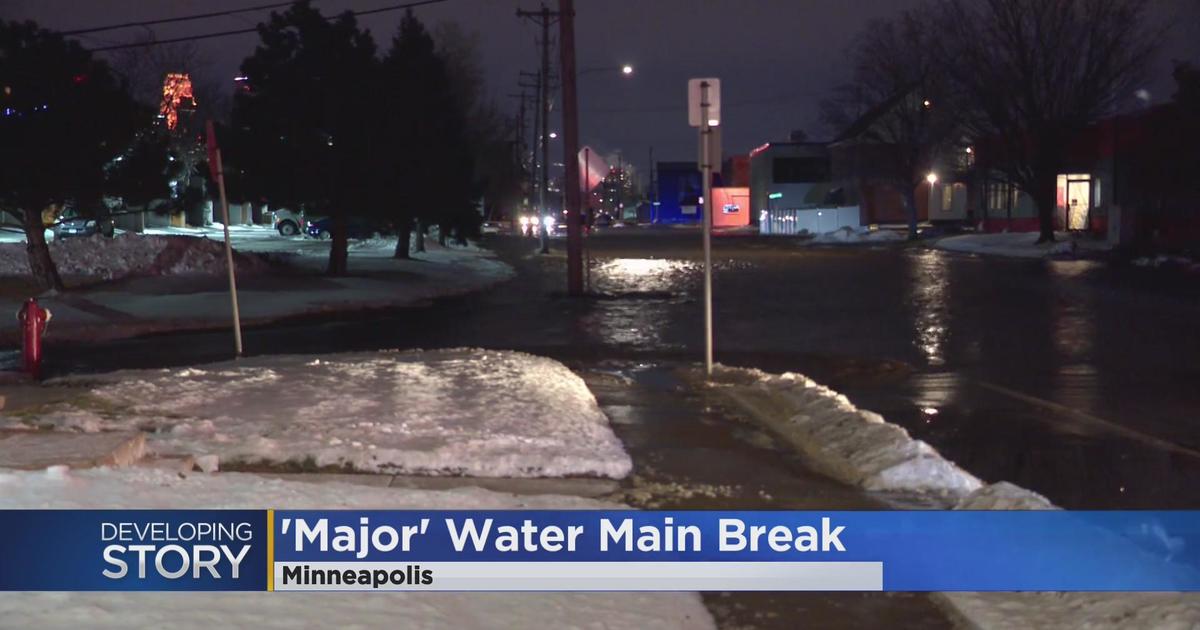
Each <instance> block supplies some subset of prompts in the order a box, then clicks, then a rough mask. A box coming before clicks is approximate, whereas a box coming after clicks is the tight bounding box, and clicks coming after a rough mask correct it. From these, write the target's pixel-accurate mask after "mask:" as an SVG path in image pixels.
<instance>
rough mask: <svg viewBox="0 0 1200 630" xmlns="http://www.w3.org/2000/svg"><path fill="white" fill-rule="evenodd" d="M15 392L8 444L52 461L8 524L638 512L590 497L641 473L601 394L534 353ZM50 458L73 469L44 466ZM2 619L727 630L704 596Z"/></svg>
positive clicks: (73, 609)
mask: <svg viewBox="0 0 1200 630" xmlns="http://www.w3.org/2000/svg"><path fill="white" fill-rule="evenodd" d="M17 391H20V393H21V395H19V396H13V398H12V400H11V401H10V403H11V404H10V405H9V407H8V408H7V409H5V410H3V411H0V420H3V423H2V424H3V425H4V427H7V428H3V427H0V449H4V448H5V445H6V440H9V439H15V440H17V443H19V444H20V445H21V446H22V448H26V449H29V448H31V445H36V444H35V443H36V442H38V440H39V437H41V438H46V437H53V438H55V439H53V440H44V442H54V443H55V448H41V449H38V450H39V452H40V453H41V454H42V455H43V456H42V457H39V458H30V457H24V458H23V460H24V461H26V462H29V461H35V462H37V465H36V466H35V465H32V464H30V465H26V466H23V468H25V469H24V470H13V469H4V468H0V509H32V508H39V509H65V508H73V509H139V508H140V509H189V508H191V509H197V508H208V509H212V508H225V509H233V508H246V509H262V508H264V507H272V508H276V509H424V510H431V509H476V510H478V509H545V510H552V509H621V508H624V507H626V506H624V505H622V504H620V503H615V502H613V501H612V500H611V499H601V498H593V497H606V496H609V495H611V493H612V492H613V490H614V488H615V485H616V482H615V481H613V479H619V478H621V477H624V476H625V475H626V474H628V472H629V470H630V466H631V464H630V460H629V456H628V454H627V453H626V452H625V450H624V448H623V447H622V445H621V443H620V441H619V440H618V439H617V438H616V436H615V435H614V434H613V432H612V429H611V427H610V425H609V421H608V418H607V417H606V416H605V414H604V413H602V412H601V411H600V408H599V407H598V405H597V403H596V399H595V398H594V397H593V395H592V393H591V392H590V390H589V389H588V387H587V386H586V384H585V383H584V381H583V380H582V379H581V378H580V377H578V376H576V375H575V374H573V373H572V372H571V371H570V370H568V369H567V368H566V366H564V365H562V364H561V363H558V362H557V361H553V360H551V359H546V358H542V357H535V356H532V355H528V354H522V353H516V352H504V351H495V350H488V351H483V350H469V349H464V350H443V351H431V352H420V351H414V352H386V351H385V352H375V353H356V354H345V355H324V356H320V357H295V356H285V357H260V358H252V359H246V360H242V361H240V362H237V363H219V364H211V365H204V366H197V367H192V368H182V369H173V370H136V371H134V370H126V371H121V372H115V373H111V374H106V375H99V376H92V377H87V378H63V379H56V380H54V381H50V382H49V383H47V384H46V385H45V386H34V385H25V386H22V388H20V389H19V390H17ZM128 436H136V437H140V438H142V439H143V442H144V449H142V450H139V451H138V453H137V457H135V458H133V459H134V460H136V461H130V460H128V459H126V460H123V461H121V462H115V460H112V459H111V458H109V457H107V455H106V451H110V450H112V449H114V448H118V447H120V446H121V444H122V443H123V442H124V441H125V440H126V438H127V437H128ZM65 437H71V438H72V439H70V440H66V443H64V442H63V440H61V439H58V438H65ZM118 437H119V438H120V439H117V438H118ZM81 451H88V452H87V457H82V456H81V455H82V453H81ZM142 451H145V453H143V452H142ZM50 453H55V454H57V456H58V457H59V458H60V461H59V463H58V465H54V464H51V465H49V467H44V466H46V465H47V464H48V463H49V462H48V460H47V459H46V457H45V456H46V455H48V454H50ZM3 454H4V451H2V450H0V455H3ZM9 454H11V453H9ZM143 454H144V455H145V459H141V458H142V455H143ZM214 455H215V456H217V458H219V460H220V468H222V469H225V468H227V465H234V466H235V467H236V466H238V465H240V466H242V467H243V468H244V469H246V470H251V469H258V470H259V472H257V473H246V472H229V471H228V470H222V471H221V472H212V473H204V472H200V471H198V470H195V468H196V467H198V466H199V464H200V463H201V460H202V459H206V458H207V459H209V460H211V459H212V458H213V456H214ZM10 459H15V458H10ZM2 461H3V458H0V462H2ZM66 462H71V463H73V464H75V465H77V466H81V468H79V469H69V468H67V466H65V465H61V464H63V463H66ZM305 462H307V463H305ZM114 463H115V464H116V465H115V466H113V464H114ZM297 463H299V466H297V465H296V464H297ZM2 465H3V464H2V463H0V466H2ZM105 465H108V466H109V467H104V466H105ZM94 466H101V467H94ZM204 468H206V469H208V470H213V469H214V467H213V465H212V462H211V461H210V462H209V463H207V464H206V465H205V466H204ZM296 468H299V469H301V470H303V469H305V468H308V469H309V470H308V471H307V472H291V471H292V470H294V469H296ZM346 471H355V472H356V473H358V474H348V473H347V472H346ZM397 472H407V473H412V472H416V473H421V474H424V475H432V476H428V477H423V476H412V475H403V474H402V475H398V474H396V473H397ZM438 475H447V476H438ZM501 475H504V476H505V477H504V478H499V476H501ZM491 477H495V478H491ZM604 477H607V478H608V479H605V478H604ZM0 618H3V619H5V620H6V623H9V624H13V625H16V626H20V627H64V626H71V625H80V624H82V625H84V626H87V627H94V628H140V627H147V628H148V627H162V626H173V627H183V628H188V627H200V626H206V627H208V626H213V625H218V626H230V627H242V626H246V625H255V626H257V627H278V628H290V627H295V626H296V625H297V624H299V625H302V626H309V625H311V626H319V627H326V626H330V627H332V626H339V625H345V624H346V623H347V622H352V625H355V626H361V627H374V626H396V627H421V628H491V627H506V628H561V627H616V628H678V629H680V630H682V629H691V628H700V629H705V628H712V627H714V622H713V618H712V616H711V615H710V614H709V612H708V611H707V610H706V609H705V607H704V604H703V602H702V601H701V598H700V597H699V596H698V595H697V594H695V593H469V594H463V593H393V594H389V595H388V596H386V597H385V596H380V595H377V594H369V593H325V594H321V596H320V597H306V598H295V597H286V596H280V595H270V594H264V593H225V594H219V593H105V594H102V595H101V594H92V593H20V594H17V593H5V594H0ZM264 624H265V625H264Z"/></svg>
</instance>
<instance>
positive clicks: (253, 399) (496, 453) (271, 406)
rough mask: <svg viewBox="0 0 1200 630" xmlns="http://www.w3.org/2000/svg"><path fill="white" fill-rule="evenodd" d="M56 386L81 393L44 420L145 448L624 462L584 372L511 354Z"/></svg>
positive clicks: (499, 470)
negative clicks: (142, 433)
mask: <svg viewBox="0 0 1200 630" xmlns="http://www.w3.org/2000/svg"><path fill="white" fill-rule="evenodd" d="M54 384H56V385H60V386H72V385H74V386H83V387H86V390H85V391H86V395H84V396H82V397H79V398H78V399H76V401H75V402H74V403H72V404H62V405H59V406H57V407H56V408H53V409H50V410H48V411H47V412H46V413H44V414H42V415H40V416H39V417H37V418H36V419H35V421H36V423H37V424H38V425H39V426H44V425H46V424H50V425H53V426H56V427H57V428H60V429H65V430H81V431H107V430H148V431H152V432H153V433H151V435H149V436H148V440H147V447H148V448H149V449H151V450H153V451H156V452H158V453H160V454H166V455H207V454H213V455H217V456H218V457H219V459H220V462H221V465H222V466H226V465H228V464H230V463H240V464H250V463H265V464H291V465H300V466H302V467H321V468H325V467H335V468H346V469H352V470H357V471H365V472H388V473H408V474H435V475H446V474H450V475H472V476H483V477H560V476H570V475H596V476H602V477H611V478H621V477H624V476H625V475H626V474H628V473H629V471H630V469H631V467H632V464H631V462H630V459H629V456H628V455H627V454H626V453H625V451H624V449H623V448H622V446H621V442H620V441H619V440H618V439H617V437H616V436H615V435H614V434H613V432H612V430H611V429H610V427H609V424H608V419H607V418H606V417H605V415H604V413H603V412H602V411H600V408H599V406H598V405H597V404H596V400H595V398H594V397H593V396H592V393H591V391H589V390H588V388H587V385H585V384H584V382H583V380H582V379H581V378H579V377H578V376H576V375H575V374H574V373H573V372H571V370H569V369H568V368H567V367H566V366H564V365H562V364H561V363H559V362H557V361H553V360H551V359H546V358H542V357H536V356H532V355H528V354H523V353H518V352H504V351H490V350H476V349H456V350H438V351H430V352H421V351H415V352H375V353H355V354H335V355H325V356H273V357H259V358H251V359H243V360H240V361H237V362H228V363H216V364H212V365H205V366H200V367H191V368H175V369H164V370H139V371H123V372H114V373H111V374H106V375H101V376H88V377H70V378H65V379H58V380H56V381H54ZM16 422H19V420H11V421H10V422H9V424H14V423H16Z"/></svg>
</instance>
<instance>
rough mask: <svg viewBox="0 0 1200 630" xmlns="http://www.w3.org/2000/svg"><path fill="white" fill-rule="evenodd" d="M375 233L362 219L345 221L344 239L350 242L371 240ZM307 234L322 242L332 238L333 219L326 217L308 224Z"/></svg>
mask: <svg viewBox="0 0 1200 630" xmlns="http://www.w3.org/2000/svg"><path fill="white" fill-rule="evenodd" d="M375 232H376V230H375V229H374V228H373V227H371V224H369V223H367V222H366V221H363V220H362V219H355V218H350V219H348V220H347V221H346V238H349V239H352V240H361V239H364V238H371V237H372V236H375ZM307 233H308V235H309V236H311V237H313V238H315V239H319V240H322V241H326V240H329V239H330V238H333V219H331V218H328V217H326V218H324V219H318V220H316V221H313V222H312V223H309V224H308V229H307Z"/></svg>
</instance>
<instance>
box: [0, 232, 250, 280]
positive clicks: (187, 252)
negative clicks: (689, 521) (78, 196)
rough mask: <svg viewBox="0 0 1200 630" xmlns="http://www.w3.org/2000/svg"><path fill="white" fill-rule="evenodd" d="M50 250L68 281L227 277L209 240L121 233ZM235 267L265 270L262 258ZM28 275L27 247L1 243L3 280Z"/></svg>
mask: <svg viewBox="0 0 1200 630" xmlns="http://www.w3.org/2000/svg"><path fill="white" fill-rule="evenodd" d="M49 247H50V257H51V258H52V259H53V260H54V262H55V264H56V265H58V272H59V273H60V274H62V275H63V276H69V277H84V278H88V279H95V280H115V279H120V278H124V277H127V276H134V275H190V274H220V273H225V249H224V244H223V243H222V242H220V241H216V240H210V239H204V238H188V237H169V236H140V235H137V234H120V235H117V236H116V237H113V238H105V237H103V236H92V237H88V238H82V237H81V238H67V239H61V240H55V241H53V242H51V243H49ZM235 262H236V264H237V266H238V269H239V270H240V271H253V270H257V269H261V268H262V267H264V266H265V263H263V262H262V261H260V260H259V259H257V258H251V257H247V256H242V255H239V254H236V253H235ZM28 273H29V258H28V255H27V254H26V252H25V245H24V244H19V243H2V244H0V276H20V275H27V274H28Z"/></svg>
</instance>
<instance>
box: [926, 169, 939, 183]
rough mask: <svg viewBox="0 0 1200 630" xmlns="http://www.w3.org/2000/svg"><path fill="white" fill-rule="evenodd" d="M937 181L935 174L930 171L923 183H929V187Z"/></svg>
mask: <svg viewBox="0 0 1200 630" xmlns="http://www.w3.org/2000/svg"><path fill="white" fill-rule="evenodd" d="M937 180H938V177H937V173H934V172H932V171H931V172H930V173H929V174H928V175H926V176H925V181H927V182H929V185H930V186H932V185H934V184H936V183H937Z"/></svg>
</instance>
